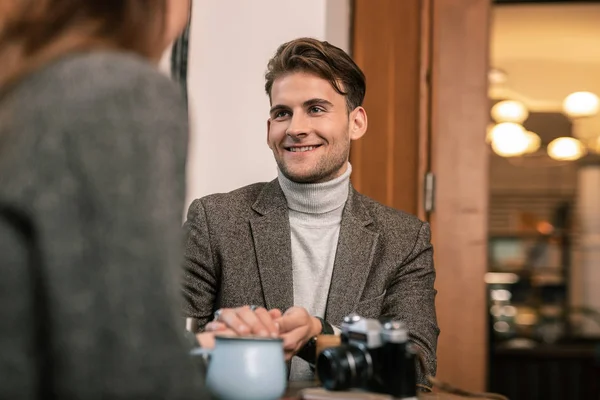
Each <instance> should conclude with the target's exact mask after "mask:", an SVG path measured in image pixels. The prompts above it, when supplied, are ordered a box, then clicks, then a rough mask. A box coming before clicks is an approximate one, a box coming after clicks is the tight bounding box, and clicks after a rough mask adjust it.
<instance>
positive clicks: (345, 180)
mask: <svg viewBox="0 0 600 400" xmlns="http://www.w3.org/2000/svg"><path fill="white" fill-rule="evenodd" d="M351 173H352V165H350V163H348V168H346V171H345V172H344V173H343V174H342V175H340V176H339V177H337V178H335V179H332V180H330V181H327V182H323V183H297V182H294V181H291V180H289V179H288V178H286V177H285V176H284V175H283V173H282V172H281V170H279V169H278V170H277V175H278V176H277V177H278V179H279V184H280V185H281V189H282V190H283V193H284V195H285V198H286V199H287V203H288V207H289V208H290V209H291V210H293V211H297V212H301V213H307V214H324V213H328V212H330V211H333V210H337V209H339V208H340V207H342V206H343V205H344V204H345V203H346V200H348V191H349V185H350V174H351Z"/></svg>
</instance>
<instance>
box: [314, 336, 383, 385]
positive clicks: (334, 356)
mask: <svg viewBox="0 0 600 400" xmlns="http://www.w3.org/2000/svg"><path fill="white" fill-rule="evenodd" d="M316 369H317V375H318V377H319V380H320V381H321V383H322V384H323V386H324V387H325V388H326V389H328V390H347V389H350V388H360V387H364V386H365V385H366V383H367V382H368V379H369V378H370V377H371V375H372V365H371V357H370V355H369V354H368V352H367V351H366V349H365V350H363V349H362V348H360V347H357V346H353V345H342V346H338V347H330V348H328V349H325V350H323V352H321V354H320V355H319V358H317V364H316Z"/></svg>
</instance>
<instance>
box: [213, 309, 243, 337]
mask: <svg viewBox="0 0 600 400" xmlns="http://www.w3.org/2000/svg"><path fill="white" fill-rule="evenodd" d="M219 322H222V323H224V324H225V325H227V327H229V328H230V329H232V330H233V331H234V332H235V333H236V334H237V335H248V334H249V333H250V327H249V326H248V325H246V323H245V322H244V321H243V320H242V319H241V318H240V317H238V313H237V312H236V310H234V309H231V308H224V309H222V310H221V314H220V315H219Z"/></svg>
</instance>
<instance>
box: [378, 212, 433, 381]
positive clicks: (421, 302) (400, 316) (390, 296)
mask: <svg viewBox="0 0 600 400" xmlns="http://www.w3.org/2000/svg"><path fill="white" fill-rule="evenodd" d="M430 237H431V233H430V228H429V224H428V223H423V224H422V225H421V228H420V229H419V233H418V235H417V238H416V241H415V243H414V247H413V249H412V251H411V252H410V254H409V255H408V257H406V259H405V260H403V262H402V263H401V265H400V266H399V268H398V269H397V272H396V276H395V278H394V279H393V280H392V282H391V284H390V285H389V287H388V288H387V291H386V297H385V299H384V304H383V313H382V317H384V318H393V319H395V320H399V321H403V322H404V323H405V324H406V326H407V328H408V331H409V338H410V340H411V342H412V343H413V344H414V345H415V346H416V347H417V350H418V353H420V355H421V356H422V358H423V361H424V369H418V370H417V382H418V383H420V384H422V385H426V386H428V387H429V386H431V385H430V383H429V382H428V380H427V376H435V374H436V369H437V359H436V348H437V338H438V335H439V332H440V330H439V328H438V325H437V317H436V312H435V295H436V293H437V291H436V290H435V289H434V282H435V269H434V266H433V247H432V245H431V241H430Z"/></svg>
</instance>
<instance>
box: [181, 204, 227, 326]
mask: <svg viewBox="0 0 600 400" xmlns="http://www.w3.org/2000/svg"><path fill="white" fill-rule="evenodd" d="M184 231H185V254H184V261H183V268H184V274H183V278H184V279H183V298H184V305H183V312H184V315H185V316H186V317H191V318H194V319H196V320H197V322H198V328H199V329H198V331H203V330H204V326H205V325H206V324H207V323H208V322H210V321H211V320H212V318H213V313H214V311H215V309H214V307H215V303H216V298H217V290H218V276H219V273H218V271H217V268H216V264H215V262H214V259H213V253H212V248H211V242H210V233H209V227H208V221H207V216H206V212H205V209H204V205H203V204H202V199H198V200H195V201H194V202H193V203H192V204H191V205H190V208H189V210H188V216H187V220H186V222H185V224H184Z"/></svg>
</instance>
